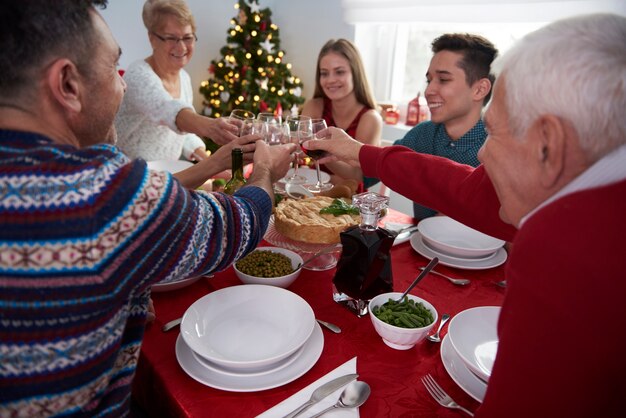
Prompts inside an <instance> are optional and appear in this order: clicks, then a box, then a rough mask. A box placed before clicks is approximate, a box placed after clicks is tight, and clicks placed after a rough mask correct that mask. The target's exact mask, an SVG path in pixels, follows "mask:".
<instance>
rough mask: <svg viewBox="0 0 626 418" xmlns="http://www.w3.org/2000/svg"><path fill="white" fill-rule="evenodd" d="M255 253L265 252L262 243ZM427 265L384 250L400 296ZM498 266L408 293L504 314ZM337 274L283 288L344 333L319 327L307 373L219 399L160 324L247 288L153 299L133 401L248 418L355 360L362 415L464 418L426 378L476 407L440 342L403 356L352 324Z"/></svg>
mask: <svg viewBox="0 0 626 418" xmlns="http://www.w3.org/2000/svg"><path fill="white" fill-rule="evenodd" d="M391 216H392V218H393V219H394V220H395V221H402V222H406V223H413V222H414V220H413V219H412V218H411V217H409V216H408V215H403V214H400V213H397V212H394V211H391ZM260 246H271V244H270V243H268V242H266V241H263V242H261V244H260ZM429 261H430V260H429V259H428V258H426V257H424V256H422V255H420V254H419V253H418V252H417V251H416V250H414V248H413V247H412V245H411V243H410V242H404V243H401V244H398V245H394V246H393V247H392V250H391V264H392V273H393V287H394V291H399V292H402V291H404V290H405V289H406V288H407V287H408V286H409V284H410V283H411V282H412V281H413V279H415V277H416V276H417V275H418V274H419V273H420V272H421V270H420V269H419V268H420V267H424V266H426V265H427V264H428V262H429ZM504 265H505V264H502V265H499V266H497V267H493V268H488V269H480V270H474V269H472V270H466V269H460V268H453V267H448V266H443V265H441V264H440V265H438V266H437V267H436V270H437V271H439V272H441V273H444V274H447V275H449V276H453V277H458V278H467V279H470V280H471V283H470V284H468V285H465V286H458V285H454V284H452V283H450V282H449V281H448V280H446V279H445V278H442V277H439V276H436V275H432V274H430V275H428V276H426V277H425V278H424V279H423V280H422V281H420V282H419V284H418V285H417V286H416V287H415V288H413V290H412V291H411V292H410V293H411V294H413V295H416V296H419V297H421V298H423V299H425V300H427V301H429V302H430V303H431V304H432V305H433V306H434V307H435V309H436V310H437V312H438V314H439V317H441V315H443V314H444V313H447V314H449V315H451V316H452V317H454V315H456V314H458V313H459V312H462V311H464V310H466V309H469V308H473V307H479V306H501V305H502V302H503V299H504V294H505V291H506V289H505V288H503V287H500V286H498V285H497V284H496V283H497V282H499V281H501V280H502V279H503V278H504ZM335 270H336V269H335V268H330V269H328V270H324V271H312V270H306V269H303V271H302V272H301V274H300V276H299V277H298V278H297V279H296V280H295V282H293V283H292V284H291V285H290V286H289V287H288V290H289V291H291V292H294V293H296V294H297V295H299V296H301V297H302V298H303V299H304V300H306V302H308V304H309V305H310V306H311V308H312V309H313V312H314V314H315V317H316V318H318V319H321V320H325V321H329V322H332V323H334V324H336V325H338V326H339V327H340V328H341V333H339V334H335V333H333V332H330V331H328V330H326V329H325V328H324V330H323V336H324V343H323V350H322V353H321V356H320V358H319V359H318V360H317V362H316V363H315V364H314V365H313V366H312V367H311V368H310V370H308V371H307V372H306V373H304V374H303V375H302V376H300V377H299V378H297V379H295V380H293V381H291V382H289V383H286V384H284V385H282V386H280V387H276V388H272V389H267V390H262V391H257V392H231V391H225V390H220V389H215V388H212V387H209V386H206V385H204V384H202V383H199V382H197V381H196V380H194V379H192V378H191V377H190V376H188V375H187V374H186V373H185V372H184V371H183V369H182V368H181V366H180V365H179V363H178V361H177V358H176V353H175V345H176V340H177V337H178V334H179V332H178V328H176V329H174V330H172V331H169V332H163V331H162V326H163V324H165V323H166V322H168V321H170V320H172V319H175V318H179V317H181V316H182V315H183V314H184V313H185V311H186V310H187V308H188V307H189V306H190V305H192V304H193V303H194V302H195V301H196V300H198V299H200V298H201V297H203V296H205V295H207V294H209V293H211V292H214V291H217V290H219V289H223V288H226V287H229V286H238V285H242V286H245V285H244V284H242V283H241V282H240V281H239V279H238V278H237V276H236V274H235V272H234V270H233V268H232V267H229V268H227V269H226V270H224V271H221V272H218V273H216V274H214V276H213V277H210V278H209V277H207V278H202V279H200V280H198V281H195V282H194V283H192V284H190V285H188V286H186V287H183V288H180V289H175V290H171V291H168V292H158V293H155V292H153V293H152V299H153V302H154V307H155V310H156V320H155V321H154V322H152V323H150V324H148V325H147V327H146V330H145V335H144V338H143V343H142V346H141V353H140V358H139V363H138V366H137V370H136V375H135V378H134V382H133V391H132V396H133V399H134V402H135V403H136V404H138V405H139V406H140V407H141V408H142V409H143V410H144V411H145V413H146V414H147V415H148V416H150V417H255V416H257V415H259V414H261V413H263V412H265V411H266V410H268V409H270V408H272V407H273V406H275V405H276V404H278V403H280V402H282V401H283V400H285V399H287V398H289V397H290V396H292V395H294V394H295V393H297V392H298V391H300V390H301V389H303V388H305V387H307V386H308V385H310V384H311V383H313V382H315V381H316V380H318V379H319V378H320V377H322V376H324V375H326V374H327V373H329V372H331V371H333V370H334V369H335V368H337V367H338V366H340V365H342V364H344V363H345V362H347V361H348V360H350V359H352V358H354V357H356V358H357V373H358V375H359V377H358V379H359V380H362V381H365V382H367V383H368V384H369V386H370V387H371V395H370V397H369V399H368V400H367V401H366V402H365V404H364V405H362V406H361V407H360V408H359V413H360V416H361V417H424V418H429V417H459V416H465V414H464V413H463V412H461V411H458V410H453V409H448V408H444V407H442V406H440V405H439V404H437V403H436V401H435V400H434V399H433V398H432V397H431V396H430V394H429V393H428V392H427V390H426V388H425V387H424V385H423V384H422V381H421V378H422V377H423V376H425V375H427V374H430V375H431V376H432V377H433V378H434V379H435V380H436V381H437V382H438V383H439V384H440V385H441V386H442V387H443V389H444V390H445V391H446V392H447V393H448V394H449V395H450V396H451V397H452V398H453V399H454V400H455V401H456V402H457V403H459V404H461V405H463V406H464V407H466V408H468V409H470V410H472V411H475V410H476V408H478V407H479V405H480V403H479V402H478V401H476V400H474V399H473V398H472V397H471V396H470V395H469V394H467V393H466V392H465V391H464V390H463V389H462V388H461V387H459V386H458V385H457V384H456V383H455V382H454V380H453V379H452V378H451V376H450V375H448V373H447V371H446V369H445V367H444V364H443V362H442V358H441V354H440V349H441V343H435V342H431V341H428V340H422V341H421V342H419V343H417V344H416V345H415V346H414V347H413V348H411V349H408V350H396V349H393V348H391V347H389V346H387V345H386V344H385V343H384V342H383V340H382V339H381V337H380V336H379V335H378V334H377V333H376V331H375V330H374V327H373V325H372V323H371V319H370V318H369V317H368V315H365V316H363V317H357V316H356V315H355V314H354V313H352V312H350V311H349V310H348V309H346V308H345V307H344V306H342V305H340V304H338V303H336V302H335V301H334V300H333V296H332V294H333V290H332V280H333V276H334V274H335ZM448 324H449V323H448ZM436 325H438V324H435V326H436ZM447 328H448V327H447V325H446V326H445V327H444V328H443V330H442V333H441V334H442V337H443V336H445V335H446V333H447ZM433 331H434V329H433Z"/></svg>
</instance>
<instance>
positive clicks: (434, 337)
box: [426, 313, 450, 343]
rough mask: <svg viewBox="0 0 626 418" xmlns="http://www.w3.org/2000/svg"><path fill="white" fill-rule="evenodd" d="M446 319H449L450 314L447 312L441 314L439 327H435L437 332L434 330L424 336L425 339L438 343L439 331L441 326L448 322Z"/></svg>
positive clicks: (439, 338)
mask: <svg viewBox="0 0 626 418" xmlns="http://www.w3.org/2000/svg"><path fill="white" fill-rule="evenodd" d="M448 319H450V315H448V314H447V313H446V314H443V315H442V316H441V322H440V323H439V328H437V332H435V333H434V334H433V335H429V336H428V337H426V339H427V340H428V341H432V342H434V343H440V342H441V337H440V336H439V333H440V332H441V328H443V326H444V325H445V324H446V322H448Z"/></svg>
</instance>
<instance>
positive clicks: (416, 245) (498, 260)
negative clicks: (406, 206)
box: [411, 231, 507, 270]
mask: <svg viewBox="0 0 626 418" xmlns="http://www.w3.org/2000/svg"><path fill="white" fill-rule="evenodd" d="M411 247H413V249H414V250H415V251H416V252H417V253H419V254H421V255H423V256H424V257H426V258H428V259H429V260H432V259H433V258H435V257H437V258H439V263H440V264H442V265H444V266H448V267H456V268H460V269H465V270H485V269H490V268H493V267H498V266H499V265H502V264H503V263H504V262H505V261H506V258H507V253H506V250H505V249H504V248H500V249H499V250H498V251H496V254H495V255H494V256H493V257H490V258H488V259H486V260H471V259H468V260H459V259H453V258H450V257H446V256H445V255H443V254H438V253H435V252H433V251H432V250H431V249H430V248H428V247H427V246H426V245H425V244H424V242H423V241H422V235H421V234H420V233H419V231H418V232H415V233H414V234H413V235H411Z"/></svg>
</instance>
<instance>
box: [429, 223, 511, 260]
mask: <svg viewBox="0 0 626 418" xmlns="http://www.w3.org/2000/svg"><path fill="white" fill-rule="evenodd" d="M417 229H418V231H419V232H420V234H422V239H423V240H424V242H425V243H426V244H428V246H429V247H430V248H433V249H435V250H436V251H439V252H440V253H443V254H444V255H452V256H454V257H462V258H481V257H485V256H488V255H490V254H493V253H494V252H496V251H497V250H498V249H499V248H501V247H502V246H503V245H504V243H505V242H504V241H503V240H501V239H498V238H494V237H492V236H489V235H487V234H484V233H482V232H480V231H477V230H475V229H473V228H470V227H469V226H467V225H464V224H462V223H461V222H458V221H456V220H455V219H452V218H450V217H449V216H432V217H430V218H426V219H422V220H421V221H420V222H419V223H418V224H417Z"/></svg>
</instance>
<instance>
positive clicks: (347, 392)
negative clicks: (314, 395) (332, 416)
mask: <svg viewBox="0 0 626 418" xmlns="http://www.w3.org/2000/svg"><path fill="white" fill-rule="evenodd" d="M371 392H372V390H371V389H370V385H368V384H367V383H365V382H359V381H356V382H352V383H350V384H349V385H348V386H347V387H346V388H345V389H344V390H343V392H341V396H339V399H338V400H337V403H336V404H334V405H333V406H329V407H328V408H326V409H324V410H323V411H321V412H318V413H317V414H315V415H313V416H312V417H311V418H317V417H321V416H322V415H324V414H325V413H326V412H328V411H330V410H333V409H335V408H358V407H359V406H361V405H363V404H364V403H365V401H366V400H367V398H369V396H370V393H371Z"/></svg>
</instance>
